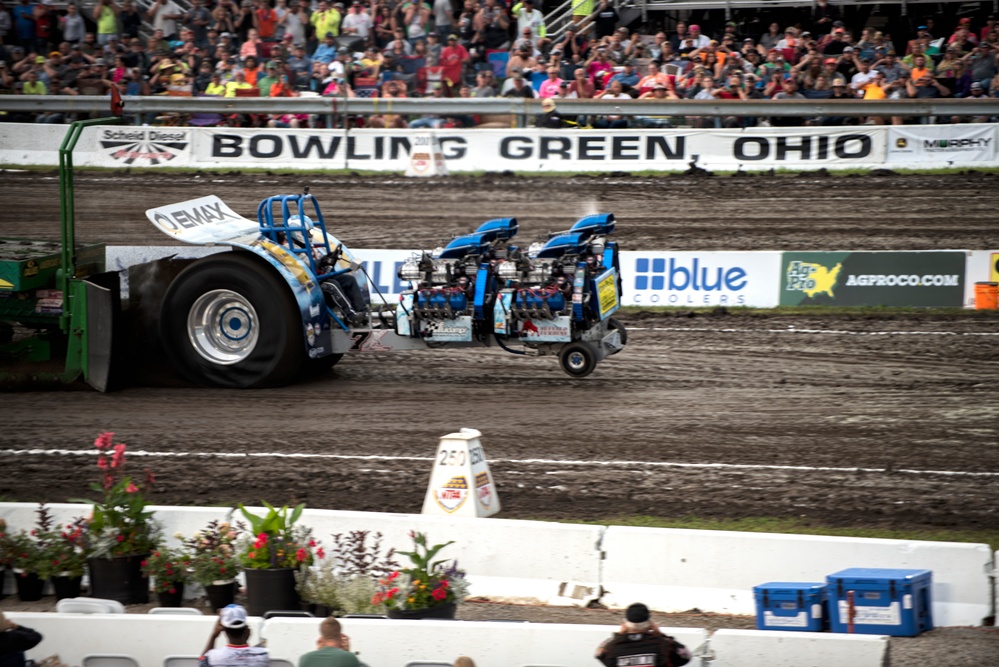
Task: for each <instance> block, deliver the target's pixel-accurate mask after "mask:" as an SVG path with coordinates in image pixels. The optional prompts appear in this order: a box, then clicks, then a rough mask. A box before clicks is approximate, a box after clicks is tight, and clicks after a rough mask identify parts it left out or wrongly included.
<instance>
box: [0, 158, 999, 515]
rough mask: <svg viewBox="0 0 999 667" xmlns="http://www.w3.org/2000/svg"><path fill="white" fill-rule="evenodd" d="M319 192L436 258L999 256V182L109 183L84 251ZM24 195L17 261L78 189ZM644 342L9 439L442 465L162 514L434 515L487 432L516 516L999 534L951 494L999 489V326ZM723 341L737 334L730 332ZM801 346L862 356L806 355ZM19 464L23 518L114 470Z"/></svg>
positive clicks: (250, 469)
mask: <svg viewBox="0 0 999 667" xmlns="http://www.w3.org/2000/svg"><path fill="white" fill-rule="evenodd" d="M305 182H309V183H311V184H312V187H313V193H314V194H316V195H317V196H318V197H319V198H320V202H321V204H324V205H325V207H326V214H327V216H331V217H333V220H334V223H333V225H332V227H333V229H335V230H336V231H337V232H338V234H339V235H340V236H341V238H342V239H344V240H345V241H346V242H348V243H351V244H353V245H354V246H355V247H414V246H428V247H430V246H433V245H436V244H437V243H439V242H440V241H441V240H442V239H447V238H449V236H450V235H451V234H452V233H454V232H459V231H464V230H465V229H467V228H469V227H471V226H473V225H475V224H477V223H478V222H480V221H481V220H482V219H485V218H487V217H489V216H492V215H516V216H518V217H519V218H520V220H521V225H522V227H521V236H523V237H525V238H531V237H532V236H537V235H539V234H540V233H542V232H544V231H546V230H554V229H559V228H564V227H565V226H566V225H567V223H569V222H571V221H572V220H574V219H575V217H574V216H576V215H580V214H584V213H587V212H593V211H597V210H609V211H613V212H614V213H615V214H616V215H617V216H618V219H619V221H620V223H619V230H620V234H619V237H618V238H619V240H620V241H621V242H622V245H623V246H624V247H625V248H645V249H754V250H755V249H779V248H795V249H833V248H864V249H888V248H912V249H941V248H991V247H996V246H997V245H999V230H997V228H996V225H995V220H994V217H993V215H992V214H990V213H987V211H994V210H996V209H997V208H999V188H997V187H996V185H997V184H999V178H997V177H996V176H993V175H985V174H970V175H969V174H964V175H955V176H951V177H941V176H926V177H923V176H913V177H894V176H889V177H866V178H855V177H836V178H829V177H821V176H817V175H811V176H807V177H790V176H789V177H766V176H752V177H743V178H734V177H728V178H720V177H718V178H696V179H695V178H678V177H671V178H663V179H658V180H653V179H647V178H646V179H644V180H637V179H624V178H610V177H607V178H585V177H579V178H574V179H525V178H516V177H502V176H498V175H497V176H495V177H484V178H453V179H450V180H446V181H445V180H439V181H434V182H430V183H424V182H414V181H409V180H404V179H375V178H364V179H360V178H353V179H352V178H346V177H344V178H333V179H325V178H322V177H309V178H305V177H297V176H295V177H287V176H280V177H279V176H263V175H251V176H246V177H239V176H237V175H235V174H225V175H208V174H205V175H170V176H163V175H147V174H130V175H128V174H117V175H114V176H108V175H106V174H101V175H98V174H94V173H88V174H84V175H82V176H79V177H78V178H77V184H78V199H77V211H78V220H79V230H80V236H81V237H82V239H83V240H89V241H98V240H100V241H106V242H109V243H118V244H125V243H134V244H161V243H164V242H166V241H167V239H166V238H165V237H164V236H162V235H161V234H160V233H159V232H157V231H156V230H155V229H153V228H152V227H151V226H150V225H149V224H148V223H147V222H146V221H145V219H144V216H143V215H142V211H143V210H144V209H145V208H146V207H150V206H158V205H162V204H165V203H169V202H174V201H179V200H182V199H186V198H192V197H196V196H203V195H206V194H210V193H215V194H219V195H220V196H222V198H223V199H225V200H226V201H227V202H229V203H230V205H232V206H233V207H234V208H235V209H236V210H237V211H240V212H242V213H244V214H245V215H248V216H252V212H253V210H254V208H255V204H256V202H257V201H258V200H259V198H260V197H263V196H266V195H269V194H276V193H279V192H282V191H284V192H294V191H297V190H298V189H299V186H300V185H302V184H303V183H305ZM0 187H2V188H3V191H4V192H5V193H7V194H8V195H9V197H7V200H8V201H12V202H14V201H16V202H22V203H23V204H24V205H23V206H6V207H0V236H19V235H20V236H34V237H39V236H47V235H54V233H55V231H54V230H55V229H56V226H55V224H54V222H53V220H55V219H56V218H57V210H58V209H57V205H58V198H57V192H56V181H55V180H54V178H50V177H40V176H39V175H38V174H21V173H3V174H0ZM553 193H558V195H557V196H553ZM945 194H946V196H944V195H945ZM469 211H471V213H470V212H469ZM870 211H879V213H877V214H875V215H870ZM625 321H626V324H627V326H629V328H632V329H633V331H632V332H631V339H630V344H629V347H628V349H627V351H626V352H625V353H624V354H621V355H619V356H617V357H615V358H614V359H612V360H609V361H607V362H605V363H603V364H602V365H601V366H600V368H599V369H598V370H597V372H596V373H595V374H594V375H593V376H592V377H591V378H589V379H587V380H585V381H572V380H569V379H568V378H566V377H565V376H564V375H563V374H562V373H561V372H560V371H559V369H558V368H557V364H556V363H555V361H554V360H552V359H550V358H548V359H524V358H518V357H512V356H510V355H506V354H504V353H502V352H498V351H484V352H483V351H464V352H463V351H445V352H422V353H403V354H395V355H390V356H376V357H369V358H364V359H350V360H347V361H345V362H343V363H341V364H340V365H339V366H338V367H337V368H336V370H335V373H334V374H333V375H332V376H330V377H329V378H326V379H323V380H318V381H314V382H312V383H311V384H306V385H298V386H295V387H288V388H284V389H279V390H263V391H252V392H239V391H222V390H205V389H195V388H190V387H185V386H183V385H180V384H179V383H173V384H175V385H177V386H168V387H133V388H130V389H127V390H124V391H122V392H119V393H116V394H111V395H107V396H102V395H98V394H95V393H90V392H86V391H83V392H67V393H61V394H35V393H17V394H9V395H6V396H4V399H5V400H4V413H5V415H6V416H5V421H6V425H5V429H4V434H3V436H2V438H0V440H2V441H3V443H4V445H5V446H6V448H41V449H48V448H68V449H87V448H88V447H89V446H90V442H91V441H92V439H93V437H94V435H95V434H96V433H97V432H98V431H101V430H106V429H110V430H114V431H116V432H118V434H119V436H120V438H121V440H123V441H125V442H127V443H129V444H130V445H131V447H132V448H133V449H139V450H148V451H161V452H162V451H172V452H180V451H187V452H202V453H211V452H241V451H248V452H256V453H270V452H285V453H287V452H299V453H320V454H336V455H377V456H385V457H396V456H409V457H426V458H427V460H425V461H424V460H416V461H413V460H397V459H392V458H386V459H382V460H374V461H372V460H365V461H359V460H356V459H333V460H328V459H304V460H295V459H279V458H270V457H259V458H257V457H255V458H250V459H236V460H234V459H219V458H199V459H183V460H176V459H161V458H157V459H147V460H144V461H143V462H142V465H149V466H151V467H152V468H153V469H154V470H155V471H156V473H157V474H158V476H159V478H160V481H161V484H160V487H159V495H158V496H157V497H156V501H157V502H162V503H230V502H235V501H257V500H259V499H260V498H266V499H268V500H271V501H273V502H285V501H289V500H305V501H307V502H308V503H309V504H310V505H312V506H318V507H330V508H339V509H358V510H388V511H418V510H419V507H420V503H421V499H422V494H423V489H424V487H425V480H426V478H427V475H428V473H429V470H430V461H429V457H430V456H431V455H432V453H433V450H434V447H435V443H436V438H437V437H438V436H440V435H441V434H443V433H446V432H449V431H451V430H453V429H457V428H459V427H462V426H470V427H475V428H478V429H480V430H482V431H483V433H484V443H485V446H486V451H487V452H488V454H489V456H490V457H491V458H492V459H496V462H495V463H494V464H493V469H494V472H495V474H496V476H497V478H498V479H499V486H500V493H501V496H502V499H503V502H504V505H505V508H506V509H505V512H504V514H505V515H506V516H510V517H539V518H559V519H573V518H585V519H593V518H599V517H606V516H612V515H616V514H636V513H640V514H652V515H657V516H679V515H700V516H718V517H732V516H789V517H801V518H804V519H806V520H810V521H815V522H820V523H831V524H845V525H879V526H892V527H908V528H919V527H924V526H953V527H966V528H971V527H991V528H994V527H996V526H999V517H997V508H999V483H997V482H999V480H997V477H995V476H972V475H964V474H960V475H952V474H943V473H946V472H955V471H956V472H961V473H968V472H991V473H999V448H997V447H996V442H997V435H999V400H997V399H999V354H997V351H999V337H996V336H988V335H985V336H982V335H978V334H989V333H995V332H996V331H997V330H999V326H997V324H999V320H997V319H996V318H982V317H974V316H972V315H968V316H959V317H953V316H936V315H932V314H927V315H926V316H919V317H909V318H901V319H884V318H869V317H864V318H857V317H841V316H839V317H818V318H803V317H800V316H796V317H757V316H747V315H717V316H699V317H696V318H689V317H682V316H681V317H677V316H676V315H671V314H652V313H645V314H632V315H628V316H626V317H625ZM719 328H726V329H735V331H716V330H713V329H719ZM794 328H796V329H836V330H844V331H849V332H852V333H837V334H833V333H830V334H802V333H790V332H788V330H789V329H794ZM660 329H665V330H660ZM876 332H903V333H901V334H887V335H881V334H877V335H876ZM914 332H915V333H916V334H919V335H912V334H913V333H914ZM930 332H953V333H954V334H956V335H933V334H931V333H930ZM42 406H44V409H39V408H40V407H42ZM527 459H546V460H551V461H556V462H552V463H525V462H524V461H525V460H527ZM15 461H16V463H15ZM569 461H572V463H569ZM607 461H614V462H616V463H606V462H607ZM594 462H600V463H594ZM650 463H655V464H659V465H650ZM664 463H679V464H695V465H694V466H693V467H678V466H669V465H662V464H664ZM4 464H5V467H7V466H8V465H12V466H13V467H16V470H17V474H16V475H3V476H2V477H0V496H3V497H6V498H14V499H24V500H29V499H30V500H50V501H56V500H64V499H65V498H67V497H73V496H79V495H81V494H83V493H84V491H85V483H86V481H87V479H88V478H89V477H90V476H91V475H90V474H89V473H90V467H89V466H90V465H91V462H90V461H87V460H85V459H82V458H77V457H74V458H65V457H50V456H41V455H37V456H19V457H18V458H16V459H7V460H6V461H5V462H4ZM711 464H729V465H730V467H709V466H710V465H711ZM752 466H764V467H752ZM766 466H770V467H766ZM774 466H796V467H802V469H786V468H775V467H774ZM804 468H835V469H834V470H831V469H819V470H808V469H804ZM857 468H862V469H867V470H862V471H858V470H856V469H857ZM913 470H915V471H918V472H909V471H913ZM926 471H941V473H940V474H937V473H929V472H926ZM206 479H211V480H214V483H212V484H206V483H205V480H206Z"/></svg>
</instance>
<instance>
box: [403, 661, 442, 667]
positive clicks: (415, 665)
mask: <svg viewBox="0 0 999 667" xmlns="http://www.w3.org/2000/svg"><path fill="white" fill-rule="evenodd" d="M406 667H454V665H452V664H451V663H450V662H438V661H436V660H434V661H429V662H428V661H426V660H416V661H414V662H407V663H406Z"/></svg>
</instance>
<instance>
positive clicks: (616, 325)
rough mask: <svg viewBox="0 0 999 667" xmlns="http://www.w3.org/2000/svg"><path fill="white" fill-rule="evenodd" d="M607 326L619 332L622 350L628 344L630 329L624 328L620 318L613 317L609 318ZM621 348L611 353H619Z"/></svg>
mask: <svg viewBox="0 0 999 667" xmlns="http://www.w3.org/2000/svg"><path fill="white" fill-rule="evenodd" d="M607 328H608V329H610V330H611V331H616V332H617V335H618V336H619V337H620V338H621V350H623V349H624V346H625V345H627V344H628V330H627V329H625V328H624V325H623V324H621V322H620V320H615V319H614V318H613V317H612V318H610V319H609V320H607ZM621 350H614V351H613V352H611V354H617V353H618V352H620V351H621Z"/></svg>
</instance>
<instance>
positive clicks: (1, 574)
mask: <svg viewBox="0 0 999 667" xmlns="http://www.w3.org/2000/svg"><path fill="white" fill-rule="evenodd" d="M6 586H7V566H6V565H3V566H0V600H3V599H4V598H5V597H7V594H6V593H5V592H4V588H6Z"/></svg>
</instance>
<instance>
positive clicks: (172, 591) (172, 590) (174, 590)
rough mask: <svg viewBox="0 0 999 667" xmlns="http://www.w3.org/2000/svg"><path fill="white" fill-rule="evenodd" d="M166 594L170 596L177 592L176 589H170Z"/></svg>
mask: <svg viewBox="0 0 999 667" xmlns="http://www.w3.org/2000/svg"><path fill="white" fill-rule="evenodd" d="M167 592H168V593H170V594H171V595H173V594H174V593H176V592H177V589H176V588H171V589H170V590H169V591H167Z"/></svg>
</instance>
